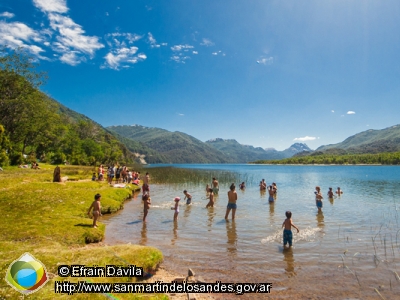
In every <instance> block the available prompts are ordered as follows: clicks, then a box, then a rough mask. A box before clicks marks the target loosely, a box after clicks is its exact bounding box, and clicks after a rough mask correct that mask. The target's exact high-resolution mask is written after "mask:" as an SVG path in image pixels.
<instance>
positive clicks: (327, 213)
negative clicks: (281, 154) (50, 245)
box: [103, 165, 400, 299]
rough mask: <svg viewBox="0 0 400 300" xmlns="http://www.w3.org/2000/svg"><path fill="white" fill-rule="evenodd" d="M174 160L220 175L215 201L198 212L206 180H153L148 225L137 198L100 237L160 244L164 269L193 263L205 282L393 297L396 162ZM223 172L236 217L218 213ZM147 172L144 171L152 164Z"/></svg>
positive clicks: (397, 235)
mask: <svg viewBox="0 0 400 300" xmlns="http://www.w3.org/2000/svg"><path fill="white" fill-rule="evenodd" d="M177 166H179V167H184V168H196V169H207V170H214V171H213V172H214V173H213V174H215V177H217V179H218V180H219V181H220V192H219V196H218V197H216V204H215V207H214V208H209V209H206V208H205V206H206V204H207V202H208V200H207V199H206V191H205V186H206V184H210V183H211V178H210V180H209V182H203V183H201V184H199V183H198V182H196V183H184V184H168V185H167V184H150V187H151V201H152V206H151V209H150V211H149V215H148V219H147V223H143V222H142V216H143V205H142V201H141V197H140V196H141V194H139V195H136V196H135V198H134V199H133V200H131V201H128V202H126V203H125V207H124V209H123V210H122V211H121V212H120V213H119V214H117V215H116V216H113V217H111V218H108V219H106V220H103V221H104V222H105V223H106V224H107V229H106V243H108V244H114V243H134V244H141V245H149V246H154V247H157V248H159V249H161V250H162V251H163V253H164V256H165V266H166V267H167V268H168V269H170V270H172V271H175V272H177V273H179V274H186V272H187V269H188V268H193V269H194V270H195V271H196V272H197V273H198V274H200V275H201V276H202V277H204V278H205V279H206V280H208V281H212V282H214V281H216V280H220V281H222V282H271V283H272V284H273V290H275V291H276V292H277V293H279V292H282V293H283V292H284V291H285V290H288V289H289V290H292V292H293V293H297V294H298V295H300V297H301V295H308V296H310V295H312V294H313V293H315V295H322V296H323V295H324V293H326V295H328V296H329V295H331V294H330V293H331V291H333V290H334V291H335V292H336V293H337V291H338V290H339V291H340V292H339V293H338V294H336V296H337V298H344V297H350V296H351V297H355V298H357V297H362V298H368V297H370V296H371V297H372V298H376V297H377V296H378V292H379V293H381V294H386V295H387V297H388V298H389V299H390V297H391V296H390V295H396V294H398V293H399V291H400V282H399V280H400V278H399V277H398V274H399V272H398V263H399V257H400V226H399V215H398V214H399V209H400V203H399V196H400V190H399V183H400V168H399V167H391V166H268V165H262V166H261V165H177ZM226 171H230V172H232V173H234V176H235V178H236V182H235V184H236V187H237V193H238V201H237V204H238V208H237V212H236V220H235V221H232V220H229V221H225V219H224V216H225V212H226V205H227V202H228V199H227V191H228V189H229V185H230V184H231V182H224V180H223V177H222V178H219V177H218V175H219V174H223V173H221V172H226ZM149 172H150V176H151V175H152V169H149ZM263 178H264V179H265V180H266V182H267V184H271V183H272V182H276V183H277V186H278V194H277V199H276V201H275V203H274V204H269V202H268V194H266V193H265V192H264V193H263V192H260V190H259V186H258V184H259V182H260V180H261V179H263ZM230 179H231V177H230ZM242 181H245V182H246V186H247V188H246V189H245V190H244V191H241V190H239V189H238V186H239V183H240V182H242ZM317 185H319V186H320V187H321V190H322V194H323V196H324V199H323V208H322V213H320V214H318V213H317V208H316V206H315V196H314V190H315V186H317ZM338 186H340V187H341V189H342V190H343V192H344V193H343V194H342V195H341V196H340V197H335V198H334V199H331V200H329V199H328V196H327V192H328V188H329V187H332V188H333V190H334V191H335V190H336V188H337V187H338ZM184 189H186V190H188V192H189V193H190V194H192V196H193V200H192V205H189V206H188V205H186V204H185V201H183V198H184V195H183V190H184ZM176 196H180V197H181V198H182V200H181V201H180V213H179V219H178V222H176V223H175V222H173V214H174V212H173V211H172V210H171V207H172V206H173V205H174V203H173V198H174V197H176ZM287 210H290V211H292V213H293V216H292V220H293V223H294V224H295V225H297V226H298V227H299V229H300V233H297V232H296V230H295V229H293V238H294V248H293V249H291V250H283V248H282V229H281V228H282V222H283V221H284V220H285V211H287ZM295 289H296V290H295ZM375 289H376V290H375ZM321 293H322V294H321ZM341 293H342V294H341ZM245 297H246V296H245ZM247 297H250V298H251V296H249V295H248V296H247Z"/></svg>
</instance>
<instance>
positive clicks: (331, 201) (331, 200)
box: [328, 197, 335, 205]
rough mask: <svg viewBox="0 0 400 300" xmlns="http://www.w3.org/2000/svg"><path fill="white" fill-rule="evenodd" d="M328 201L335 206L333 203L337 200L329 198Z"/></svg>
mask: <svg viewBox="0 0 400 300" xmlns="http://www.w3.org/2000/svg"><path fill="white" fill-rule="evenodd" d="M328 200H329V202H330V203H331V205H333V202H334V200H335V199H334V198H333V197H332V198H328Z"/></svg>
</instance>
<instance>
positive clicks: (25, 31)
mask: <svg viewBox="0 0 400 300" xmlns="http://www.w3.org/2000/svg"><path fill="white" fill-rule="evenodd" d="M41 41H42V38H41V37H40V34H39V33H38V32H37V31H35V30H33V29H32V28H30V27H28V26H26V25H25V24H23V23H20V22H11V23H6V22H3V21H0V45H3V46H7V47H10V48H17V47H22V48H24V49H25V50H27V51H28V52H30V53H31V54H33V55H35V56H37V57H38V58H44V57H42V56H41V55H40V53H41V52H44V50H43V49H42V48H41V47H39V46H37V45H34V44H33V43H34V42H41Z"/></svg>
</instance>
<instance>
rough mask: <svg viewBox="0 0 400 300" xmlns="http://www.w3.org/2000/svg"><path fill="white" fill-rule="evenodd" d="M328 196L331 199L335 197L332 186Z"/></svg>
mask: <svg viewBox="0 0 400 300" xmlns="http://www.w3.org/2000/svg"><path fill="white" fill-rule="evenodd" d="M328 198H329V199H332V198H333V191H332V188H331V187H330V188H329V191H328Z"/></svg>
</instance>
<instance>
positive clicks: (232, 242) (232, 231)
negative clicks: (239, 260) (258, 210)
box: [226, 220, 237, 254]
mask: <svg viewBox="0 0 400 300" xmlns="http://www.w3.org/2000/svg"><path fill="white" fill-rule="evenodd" d="M226 235H227V237H228V242H227V247H226V249H227V250H228V253H230V254H235V253H236V251H237V233H236V222H235V221H234V220H233V221H232V222H230V221H226Z"/></svg>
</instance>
